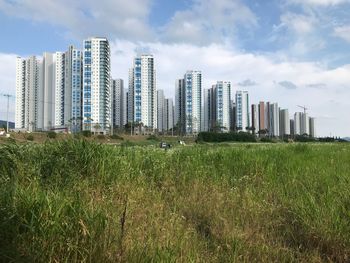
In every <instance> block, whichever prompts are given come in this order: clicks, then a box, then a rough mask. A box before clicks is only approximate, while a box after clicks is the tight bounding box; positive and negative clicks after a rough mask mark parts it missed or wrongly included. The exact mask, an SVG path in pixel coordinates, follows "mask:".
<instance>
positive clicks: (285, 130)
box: [279, 109, 290, 137]
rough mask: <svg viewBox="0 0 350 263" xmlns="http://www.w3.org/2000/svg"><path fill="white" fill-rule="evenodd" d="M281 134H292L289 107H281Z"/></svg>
mask: <svg viewBox="0 0 350 263" xmlns="http://www.w3.org/2000/svg"><path fill="white" fill-rule="evenodd" d="M279 112H280V136H281V137H285V136H289V135H290V119H289V111H288V109H280V111H279Z"/></svg>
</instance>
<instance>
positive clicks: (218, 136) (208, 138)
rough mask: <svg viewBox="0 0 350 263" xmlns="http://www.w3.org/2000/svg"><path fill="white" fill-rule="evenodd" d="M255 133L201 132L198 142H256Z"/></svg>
mask: <svg viewBox="0 0 350 263" xmlns="http://www.w3.org/2000/svg"><path fill="white" fill-rule="evenodd" d="M256 141H257V139H256V137H255V135H253V134H250V133H247V132H239V133H237V132H230V133H216V132H200V133H199V134H198V137H197V142H256Z"/></svg>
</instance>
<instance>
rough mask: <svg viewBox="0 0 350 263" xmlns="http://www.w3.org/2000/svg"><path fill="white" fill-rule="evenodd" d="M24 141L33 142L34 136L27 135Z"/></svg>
mask: <svg viewBox="0 0 350 263" xmlns="http://www.w3.org/2000/svg"><path fill="white" fill-rule="evenodd" d="M26 139H27V141H34V136H33V135H31V134H29V135H27V137H26Z"/></svg>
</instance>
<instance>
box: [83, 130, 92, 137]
mask: <svg viewBox="0 0 350 263" xmlns="http://www.w3.org/2000/svg"><path fill="white" fill-rule="evenodd" d="M81 134H82V135H83V136H84V137H91V136H92V132H91V131H88V130H85V131H82V132H81Z"/></svg>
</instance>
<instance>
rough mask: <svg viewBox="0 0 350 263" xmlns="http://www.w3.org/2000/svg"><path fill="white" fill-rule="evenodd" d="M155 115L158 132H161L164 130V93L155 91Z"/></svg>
mask: <svg viewBox="0 0 350 263" xmlns="http://www.w3.org/2000/svg"><path fill="white" fill-rule="evenodd" d="M157 113H158V114H157V115H158V120H157V121H158V124H157V127H158V131H159V132H163V131H165V130H166V126H167V125H166V109H165V97H164V91H163V90H158V91H157Z"/></svg>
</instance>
